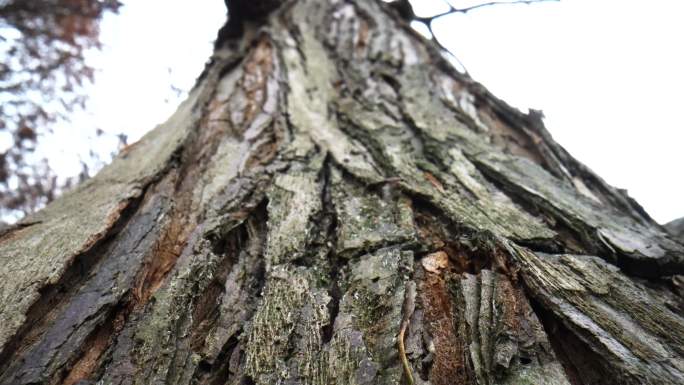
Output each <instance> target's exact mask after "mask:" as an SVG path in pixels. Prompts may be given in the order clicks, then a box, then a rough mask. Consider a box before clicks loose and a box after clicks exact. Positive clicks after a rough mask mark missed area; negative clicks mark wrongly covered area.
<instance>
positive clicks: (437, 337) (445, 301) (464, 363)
mask: <svg viewBox="0 0 684 385" xmlns="http://www.w3.org/2000/svg"><path fill="white" fill-rule="evenodd" d="M419 293H420V294H419V298H420V303H421V305H422V307H423V311H424V317H425V318H424V324H425V327H426V330H427V332H428V333H429V335H430V337H431V339H432V340H431V343H430V345H431V346H429V347H428V350H429V351H431V353H432V354H433V355H434V357H433V361H432V367H431V368H430V372H429V374H428V378H429V380H430V383H431V384H433V385H462V384H474V383H475V380H474V376H473V374H472V370H471V369H470V368H469V362H468V358H467V355H468V345H467V342H466V341H465V338H464V337H463V336H459V335H458V334H457V332H456V327H457V324H458V321H457V319H456V318H455V317H456V314H457V313H456V309H455V306H454V302H453V296H452V294H451V292H450V290H449V287H448V284H447V281H446V279H445V277H444V276H442V275H441V274H434V273H430V272H425V276H424V279H423V280H422V281H421V282H420V286H419Z"/></svg>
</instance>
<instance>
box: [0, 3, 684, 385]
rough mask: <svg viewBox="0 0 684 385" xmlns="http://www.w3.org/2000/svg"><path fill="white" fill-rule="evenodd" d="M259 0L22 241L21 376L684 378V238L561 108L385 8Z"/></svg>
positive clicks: (18, 266) (5, 239)
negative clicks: (179, 92)
mask: <svg viewBox="0 0 684 385" xmlns="http://www.w3.org/2000/svg"><path fill="white" fill-rule="evenodd" d="M259 3H262V2H259ZM263 4H265V6H264V7H263V8H262V10H261V11H259V12H257V11H254V12H251V13H245V14H244V15H242V16H244V17H243V18H237V16H240V15H237V14H234V15H233V21H232V22H231V23H233V24H232V25H230V28H226V29H224V30H223V33H222V34H220V39H219V40H218V41H217V44H216V50H215V53H214V54H213V56H212V58H211V60H210V62H209V64H208V65H207V67H206V69H205V71H204V73H203V74H202V76H201V77H200V79H199V80H198V83H197V85H196V87H195V88H194V89H193V90H192V92H191V93H190V96H189V98H188V100H186V101H185V102H184V103H183V104H182V105H181V106H180V107H179V109H178V111H177V112H176V113H175V114H174V115H173V116H172V117H171V118H170V119H169V120H168V121H167V122H166V123H164V124H162V125H160V126H159V127H157V128H155V129H154V130H153V131H151V132H150V133H149V134H148V135H146V136H145V137H144V138H143V139H142V140H140V141H139V142H138V143H136V144H134V145H132V146H130V147H129V148H127V149H126V150H124V151H123V153H122V154H121V155H120V156H119V157H118V158H117V159H116V160H115V161H114V162H113V163H112V164H111V165H110V166H108V167H106V168H105V169H104V170H103V171H101V172H100V173H99V174H98V175H97V176H96V177H94V178H93V179H91V180H89V181H87V182H85V183H84V184H83V185H81V186H80V187H78V188H77V189H76V190H75V191H73V192H71V193H69V194H67V195H65V196H64V197H62V198H61V199H59V200H57V201H55V202H54V203H53V204H51V205H50V206H48V207H47V208H46V209H45V210H43V211H41V212H39V213H37V214H35V215H33V216H31V217H29V218H27V219H25V220H23V221H22V222H20V223H19V224H18V225H17V226H14V227H12V228H9V229H4V230H3V231H2V234H1V235H0V258H1V259H2V260H1V261H0V262H1V264H0V276H1V277H2V280H1V281H0V301H1V303H0V384H69V385H72V384H88V383H92V384H95V383H97V384H259V385H261V384H291V385H295V384H307V385H313V384H316V385H322V384H339V385H342V384H358V385H361V384H432V385H442V384H573V385H574V384H681V383H684V360H683V359H682V356H683V353H684V319H683V318H682V314H683V311H682V310H684V306H683V302H682V291H681V290H682V287H681V282H682V281H681V276H679V275H678V274H682V273H683V272H684V263H683V258H684V246H682V244H681V243H679V242H678V241H676V240H674V239H673V238H672V236H671V235H668V234H667V233H666V232H665V231H664V229H663V228H661V227H660V226H659V225H657V224H656V223H655V222H654V221H653V220H652V219H651V218H650V217H649V216H648V215H647V214H646V213H645V212H644V210H643V209H642V208H641V207H640V206H639V205H638V204H637V203H636V202H635V201H633V200H632V199H630V198H629V197H628V196H627V195H626V193H624V191H622V190H618V189H615V188H613V187H611V186H609V185H607V184H606V183H605V182H604V181H603V180H602V179H601V178H599V177H598V176H597V175H595V174H594V173H592V172H591V171H590V170H589V169H587V168H586V167H585V166H583V165H582V164H581V163H579V162H577V161H576V160H575V159H573V158H572V157H571V156H570V155H569V154H568V153H567V152H566V151H565V150H563V148H562V147H560V146H559V145H558V144H556V143H555V142H554V141H553V139H552V138H551V136H550V135H549V133H548V132H547V131H546V130H545V128H544V126H543V124H542V121H541V114H540V113H538V112H535V111H532V112H531V113H529V114H523V113H521V112H519V111H517V110H515V109H513V108H511V107H509V106H508V105H506V104H505V103H504V102H502V101H501V100H499V99H497V98H495V97H494V96H493V95H491V94H490V93H489V92H488V91H487V90H486V89H485V88H484V87H482V86H481V85H479V84H478V83H476V82H474V81H472V80H471V79H470V78H468V77H466V76H463V75H461V74H459V73H457V72H456V71H455V70H453V69H452V68H451V67H450V66H449V64H448V63H447V62H446V61H445V60H444V59H443V58H442V57H441V56H440V53H439V52H438V50H437V49H436V48H435V47H434V46H433V45H432V44H431V43H430V42H428V41H426V40H424V39H423V38H421V37H420V36H418V35H417V34H415V33H414V32H413V31H412V30H411V29H410V28H409V27H408V25H407V22H406V21H404V20H403V19H401V18H400V17H399V16H398V15H396V14H395V13H393V11H392V10H391V9H390V8H388V7H387V6H386V5H385V4H383V3H382V2H379V1H363V0H346V1H341V0H326V1H319V0H315V1H314V0H299V1H289V2H285V3H284V4H283V5H282V6H280V7H278V8H277V9H273V6H274V4H275V5H277V2H273V1H264V2H263ZM236 20H239V24H237V25H236V24H235V23H237V21H236ZM231 23H228V24H231Z"/></svg>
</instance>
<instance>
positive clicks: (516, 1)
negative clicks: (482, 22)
mask: <svg viewBox="0 0 684 385" xmlns="http://www.w3.org/2000/svg"><path fill="white" fill-rule="evenodd" d="M550 1H554V2H557V1H560V0H514V1H490V2H487V3H482V4H477V5H473V6H471V7H466V8H455V7H454V6H453V5H451V3H450V2H448V1H445V3H446V4H447V5H448V6H449V10H448V11H444V12H442V13H438V14H436V15H434V16H429V17H416V18H415V19H416V20H417V21H420V22H422V23H425V24H427V25H428V28H429V27H430V24H431V23H432V21H433V20H435V19H439V18H440V17H442V16H447V15H451V14H453V13H468V12H470V11H473V10H475V9H478V8H483V7H488V6H490V5H513V4H533V3H547V2H550Z"/></svg>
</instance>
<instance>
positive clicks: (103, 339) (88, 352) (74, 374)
mask: <svg viewBox="0 0 684 385" xmlns="http://www.w3.org/2000/svg"><path fill="white" fill-rule="evenodd" d="M130 311H131V308H130V307H124V308H121V309H119V311H117V312H115V313H114V315H113V317H111V318H110V319H109V320H107V321H106V322H105V323H104V324H103V325H102V326H100V327H99V328H98V329H97V330H96V331H95V332H93V334H92V335H91V336H90V337H88V339H87V340H86V342H85V343H84V344H83V346H82V348H81V349H82V351H83V353H82V355H81V357H80V358H79V359H78V360H77V361H76V362H75V363H74V364H73V366H72V367H71V370H70V371H69V373H68V374H67V376H66V378H64V380H63V381H62V382H61V383H62V385H74V384H77V383H78V382H79V381H81V380H87V379H89V378H91V377H92V375H93V372H95V371H96V370H97V369H98V368H99V367H100V366H101V358H102V354H103V353H104V352H105V351H106V350H107V348H109V346H110V345H111V344H112V342H113V340H114V338H115V336H116V335H118V334H119V332H120V331H121V330H122V329H123V327H124V325H125V323H126V318H127V317H128V314H130Z"/></svg>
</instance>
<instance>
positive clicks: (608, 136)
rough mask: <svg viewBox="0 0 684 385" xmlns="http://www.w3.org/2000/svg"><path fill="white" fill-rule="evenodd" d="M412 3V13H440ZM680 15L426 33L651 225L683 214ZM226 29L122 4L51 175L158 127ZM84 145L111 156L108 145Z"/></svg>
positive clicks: (192, 7)
mask: <svg viewBox="0 0 684 385" xmlns="http://www.w3.org/2000/svg"><path fill="white" fill-rule="evenodd" d="M414 3H415V6H414V7H415V11H416V13H418V14H420V15H430V14H434V13H436V12H439V11H440V10H441V9H442V8H440V7H441V6H442V4H443V3H442V1H441V0H419V1H414ZM475 3H478V2H473V1H454V4H455V5H456V6H458V7H465V6H468V5H471V4H475ZM682 11H684V2H681V1H676V0H649V1H636V0H631V1H625V0H622V1H618V0H600V1H599V0H564V1H561V2H551V3H542V4H535V5H530V6H527V5H514V6H496V7H487V8H483V9H480V10H477V11H473V12H471V13H468V14H467V15H459V14H455V15H450V16H447V17H444V18H442V19H440V20H437V21H436V22H435V24H434V29H435V32H436V33H437V36H438V38H439V39H440V40H441V41H442V42H443V44H444V45H445V46H447V47H448V48H449V49H450V50H451V51H452V52H453V53H454V54H455V55H456V56H457V57H458V58H459V59H460V60H461V61H462V62H463V63H464V64H465V66H466V67H467V69H468V71H469V72H470V74H471V75H472V76H473V77H474V78H475V79H476V80H478V81H480V82H481V83H483V84H484V85H485V86H486V87H488V88H489V89H490V90H491V91H492V92H493V93H494V94H495V95H497V96H498V97H500V98H502V99H503V100H506V101H507V102H508V103H510V104H512V105H514V106H516V107H518V108H520V109H522V110H526V109H527V108H528V107H531V108H536V109H541V110H543V111H544V113H545V115H546V125H547V127H548V129H549V130H550V131H551V133H552V134H553V136H554V138H555V139H556V140H557V141H558V142H559V143H561V144H562V145H563V146H564V147H565V148H566V149H567V150H568V151H570V152H571V153H572V154H573V155H574V156H575V157H576V158H578V159H579V160H580V161H582V162H584V163H585V164H587V165H588V166H589V167H590V168H592V169H593V170H594V171H596V172H597V173H598V174H599V175H601V176H602V177H603V178H604V179H606V180H607V181H608V182H609V183H610V184H612V185H614V186H617V187H620V188H626V189H627V190H629V193H630V195H632V196H633V197H635V198H636V199H637V201H639V202H640V203H641V204H642V205H643V206H644V207H645V208H646V210H647V211H648V212H649V213H650V214H651V215H652V216H653V217H654V218H655V219H656V220H657V221H659V222H661V223H662V222H667V221H669V220H672V219H675V218H678V217H682V216H684V199H682V198H683V197H684V174H683V173H682V171H681V168H682V166H684V143H683V140H682V139H683V138H684V134H683V132H684V123H683V122H684V119H683V118H682V113H683V110H684V109H683V108H682V107H681V106H680V104H681V103H683V102H684V98H682V95H681V93H682V90H684V73H683V71H684V52H683V50H682V47H683V46H684V43H683V42H682V38H683V37H684V22H682V21H681V18H682V15H684V12H682ZM224 17H225V9H224V5H223V1H222V0H200V1H188V0H185V1H183V0H144V1H136V0H128V1H126V4H125V6H124V7H122V8H121V12H120V14H119V15H117V16H112V17H107V18H106V19H105V20H104V21H103V24H102V40H103V42H104V44H105V49H104V51H103V52H101V53H99V54H96V55H93V57H92V59H93V63H94V64H95V65H97V66H98V67H100V68H101V71H100V72H99V74H98V75H97V78H96V83H95V85H94V86H93V87H92V92H91V100H90V105H89V110H88V112H87V113H82V114H79V115H78V116H77V117H76V118H75V119H74V121H73V122H72V124H71V125H70V128H69V129H65V130H56V132H57V133H56V135H58V136H55V137H53V138H51V139H50V144H49V146H47V147H49V148H48V149H45V151H49V152H50V162H51V164H52V166H53V167H54V168H56V169H58V170H60V171H63V172H64V173H73V174H77V173H78V171H80V165H79V163H78V159H79V158H78V155H77V154H78V153H79V152H80V153H81V154H85V153H87V152H88V148H89V147H92V138H88V137H86V135H84V134H83V133H84V132H92V129H90V128H91V127H100V128H102V129H103V130H105V131H106V132H108V133H111V134H116V133H119V132H124V133H126V134H127V135H128V137H129V142H131V141H134V140H136V139H138V138H139V137H140V136H141V135H142V134H144V133H145V132H146V131H147V130H149V129H151V128H153V127H154V126H155V125H156V124H158V123H160V122H162V121H164V120H165V119H166V117H168V116H169V115H170V114H171V113H172V112H173V111H174V110H175V108H176V105H177V104H178V102H179V101H180V100H179V98H178V97H177V96H176V95H174V93H173V92H172V91H171V88H170V85H171V84H173V85H174V86H176V87H179V88H181V89H184V90H188V89H189V88H190V87H191V86H192V84H193V83H194V80H195V78H196V76H197V75H199V73H200V71H201V70H202V68H203V66H204V63H205V61H206V59H207V58H208V57H209V55H210V52H211V43H212V41H213V39H214V37H215V36H216V31H217V30H218V28H219V27H220V26H221V25H222V23H223V21H224ZM169 71H170V72H169ZM95 142H96V143H97V147H96V150H97V151H109V150H111V149H112V148H113V139H111V136H105V137H104V138H100V139H98V140H96V141H95Z"/></svg>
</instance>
